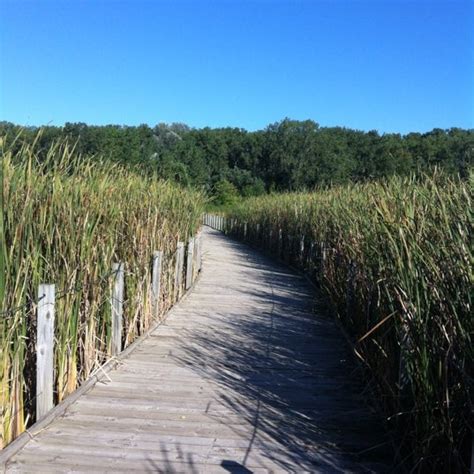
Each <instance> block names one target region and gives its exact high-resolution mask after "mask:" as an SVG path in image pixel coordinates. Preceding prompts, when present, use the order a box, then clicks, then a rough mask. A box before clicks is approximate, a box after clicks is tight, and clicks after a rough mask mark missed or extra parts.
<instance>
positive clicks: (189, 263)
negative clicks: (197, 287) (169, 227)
mask: <svg viewBox="0 0 474 474" xmlns="http://www.w3.org/2000/svg"><path fill="white" fill-rule="evenodd" d="M193 263H194V237H191V238H190V239H189V242H188V256H187V259H186V282H185V288H186V290H189V288H191V285H192V284H193V271H194V269H193V267H194V265H193Z"/></svg>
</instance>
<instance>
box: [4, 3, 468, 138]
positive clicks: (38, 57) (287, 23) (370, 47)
mask: <svg viewBox="0 0 474 474" xmlns="http://www.w3.org/2000/svg"><path fill="white" fill-rule="evenodd" d="M473 5H474V2H472V0H465V1H463V0H452V1H449V0H445V1H443V2H439V1H438V2H437V1H436V0H419V1H408V0H398V1H386V0H370V1H362V0H361V1H357V0H333V1H329V0H328V1H318V0H312V1H310V0H307V1H304V0H303V1H296V0H293V1H289V0H288V1H270V0H260V1H246V0H234V1H230V0H221V1H217V0H215V1H200V0H194V1H179V0H177V1H176V0H175V1H171V0H169V1H159V0H156V1H151V0H149V1H141V0H128V1H125V0H123V1H113V0H102V1H101V0H89V1H87V0H74V1H73V0H56V1H47V0H35V1H24V0H15V1H11V0H0V31H1V33H0V34H1V51H0V53H1V59H0V61H1V69H0V74H1V79H0V81H1V82H0V91H1V96H0V120H9V121H13V122H15V123H19V124H23V125H40V124H46V123H51V124H54V125H62V124H63V123H64V122H66V121H69V122H76V121H82V122H87V123H89V124H107V123H116V124H129V125H135V124H140V123H148V124H149V125H154V124H156V123H159V122H168V123H169V122H184V123H187V124H188V125H191V126H196V127H203V126H211V127H217V126H237V127H244V128H247V129H250V130H253V129H258V128H263V127H265V126H266V125H267V124H269V123H272V122H275V121H278V120H280V119H283V118H284V117H290V118H293V119H307V118H310V119H313V120H315V121H316V122H318V123H319V124H320V125H322V126H332V125H343V126H348V127H352V128H357V129H363V130H370V129H377V130H379V131H381V132H391V131H396V132H402V133H405V132H408V131H426V130H430V129H432V128H434V127H440V128H449V127H452V126H459V127H465V128H474V39H473V38H474V7H473Z"/></svg>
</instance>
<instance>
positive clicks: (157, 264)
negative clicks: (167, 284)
mask: <svg viewBox="0 0 474 474" xmlns="http://www.w3.org/2000/svg"><path fill="white" fill-rule="evenodd" d="M162 261H163V252H162V251H161V250H158V251H156V252H153V267H152V275H151V308H152V312H153V316H154V317H156V316H158V314H159V312H160V289H161V266H162Z"/></svg>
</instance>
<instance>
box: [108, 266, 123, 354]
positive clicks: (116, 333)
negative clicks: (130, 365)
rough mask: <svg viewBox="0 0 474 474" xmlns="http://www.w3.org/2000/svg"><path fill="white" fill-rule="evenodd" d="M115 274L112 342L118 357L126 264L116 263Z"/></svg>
mask: <svg viewBox="0 0 474 474" xmlns="http://www.w3.org/2000/svg"><path fill="white" fill-rule="evenodd" d="M112 271H113V272H114V273H115V278H114V286H113V288H112V341H111V354H112V355H113V356H116V355H118V354H120V352H122V327H123V297H124V291H123V290H124V264H123V263H114V264H113V266H112Z"/></svg>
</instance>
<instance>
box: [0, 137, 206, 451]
mask: <svg viewBox="0 0 474 474" xmlns="http://www.w3.org/2000/svg"><path fill="white" fill-rule="evenodd" d="M0 140H1V142H0V148H1V153H2V161H3V163H2V165H3V166H2V173H3V176H2V177H3V194H2V198H3V202H2V219H1V223H2V224H1V225H2V227H1V228H0V232H1V236H2V247H1V252H0V258H1V260H0V265H1V267H2V268H1V270H2V271H1V272H0V273H1V280H0V301H1V302H2V308H1V313H2V315H1V319H0V338H1V340H0V351H1V352H0V364H1V366H0V426H1V429H0V447H1V446H4V445H6V444H7V443H9V442H10V441H11V440H12V439H14V438H15V437H16V436H18V435H19V434H20V433H21V432H22V431H24V430H25V427H26V426H27V425H28V424H29V423H30V422H31V421H34V418H35V413H34V411H35V401H34V394H35V386H34V383H35V381H34V379H35V365H34V364H35V357H34V345H35V337H36V334H35V331H36V327H35V318H36V313H35V304H36V300H37V294H36V293H37V288H38V284H40V283H54V284H55V285H56V288H57V290H56V293H57V300H56V322H55V356H54V357H55V398H56V400H55V401H56V402H58V401H61V400H62V399H63V398H64V397H65V396H66V395H67V394H69V393H71V392H72V391H73V390H74V389H75V388H76V387H77V386H78V384H80V383H81V382H82V381H83V380H85V379H86V378H87V377H89V376H90V375H91V373H92V372H93V371H94V370H96V369H97V367H98V366H99V365H101V364H102V363H104V362H105V360H106V359H107V358H108V357H110V351H111V348H110V340H111V338H110V329H111V321H110V301H109V299H110V298H109V295H110V287H111V284H112V279H111V268H112V263H113V262H125V270H126V296H125V303H124V346H127V345H128V344H130V343H131V342H132V341H133V340H134V339H135V338H136V337H137V336H139V335H140V334H142V333H144V332H145V331H146V330H147V329H148V328H149V327H150V324H151V323H152V322H153V321H154V320H156V319H157V318H159V317H160V315H161V314H163V313H164V312H165V311H166V310H167V309H168V308H169V306H170V305H171V304H172V301H173V298H172V291H173V288H172V284H173V277H172V276H171V273H172V272H173V270H174V260H173V258H174V254H175V250H176V246H177V242H178V241H186V240H187V238H188V237H189V236H191V235H193V234H195V233H196V231H197V229H198V226H199V222H200V217H201V213H202V210H203V207H204V196H203V195H201V194H200V193H199V192H195V191H191V190H186V189H182V188H178V187H176V186H174V185H172V184H170V183H167V182H161V181H158V180H156V179H154V178H152V177H144V176H140V175H139V174H137V173H136V172H133V171H130V170H127V169H124V168H121V167H119V166H115V165H111V164H106V163H104V162H101V160H100V159H97V158H96V159H88V158H85V157H81V156H78V155H77V153H75V151H74V147H73V146H70V145H69V144H68V143H65V142H61V143H56V144H54V145H53V146H51V148H50V149H49V150H46V152H45V150H41V153H39V150H38V145H37V144H36V143H34V144H32V145H28V144H25V143H21V137H17V138H16V140H13V141H12V140H11V139H10V140H9V142H10V145H6V140H5V137H3V138H0ZM154 250H162V251H163V252H164V267H163V274H162V286H161V288H162V290H161V305H160V314H152V311H151V303H150V299H151V295H150V278H151V275H150V274H151V260H152V253H153V251H154Z"/></svg>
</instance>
